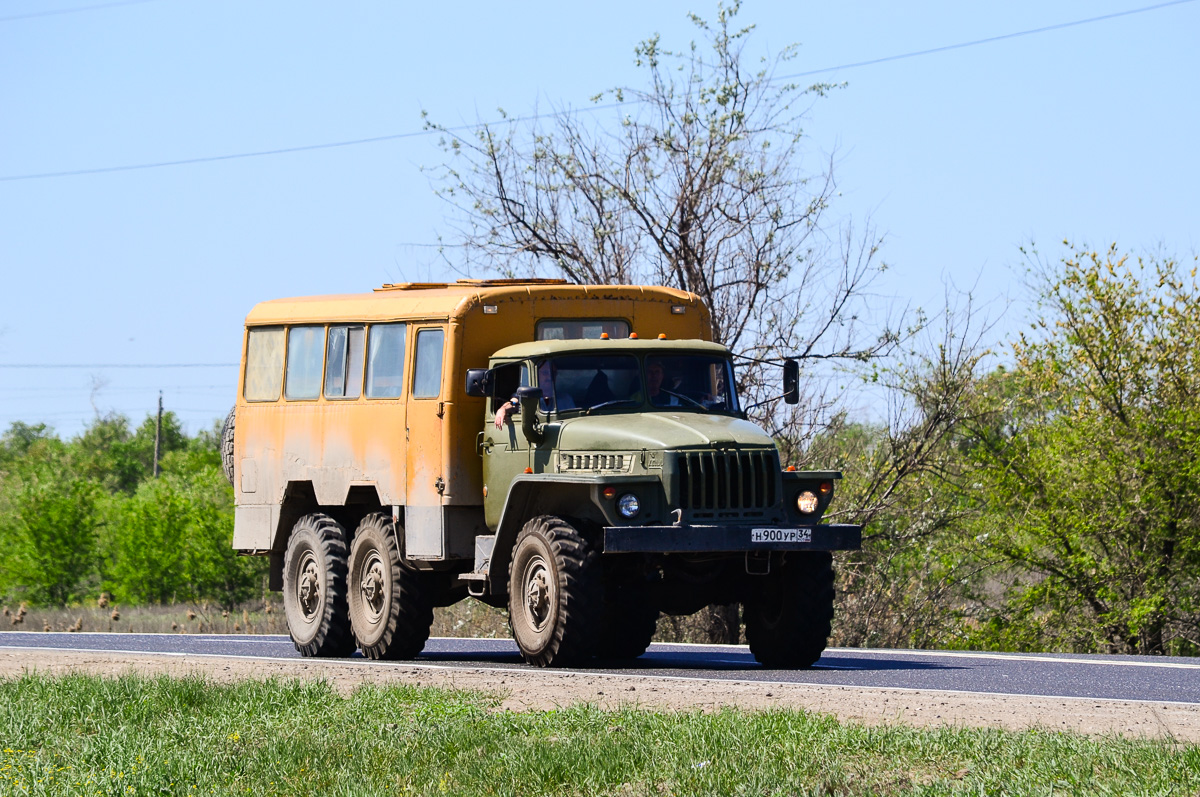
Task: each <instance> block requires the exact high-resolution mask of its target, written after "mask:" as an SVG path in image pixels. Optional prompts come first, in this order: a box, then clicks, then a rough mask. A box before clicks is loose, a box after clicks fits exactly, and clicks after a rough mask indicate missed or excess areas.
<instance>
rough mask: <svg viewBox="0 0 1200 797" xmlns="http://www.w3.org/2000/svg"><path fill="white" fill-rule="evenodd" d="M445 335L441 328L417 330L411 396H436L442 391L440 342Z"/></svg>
mask: <svg viewBox="0 0 1200 797" xmlns="http://www.w3.org/2000/svg"><path fill="white" fill-rule="evenodd" d="M445 335H446V333H445V332H444V331H442V330H441V329H422V330H419V331H418V332H417V353H416V362H415V363H414V364H413V391H412V396H413V398H437V397H438V394H439V393H441V392H442V348H443V346H442V344H443V342H444V340H445Z"/></svg>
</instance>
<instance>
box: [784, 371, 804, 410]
mask: <svg viewBox="0 0 1200 797" xmlns="http://www.w3.org/2000/svg"><path fill="white" fill-rule="evenodd" d="M783 401H784V403H785V404H799V403H800V363H798V362H796V361H795V360H784V361H783Z"/></svg>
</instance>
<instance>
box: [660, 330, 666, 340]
mask: <svg viewBox="0 0 1200 797" xmlns="http://www.w3.org/2000/svg"><path fill="white" fill-rule="evenodd" d="M658 339H659V340H666V339H667V333H666V332H659V333H658Z"/></svg>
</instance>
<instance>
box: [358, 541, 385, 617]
mask: <svg viewBox="0 0 1200 797" xmlns="http://www.w3.org/2000/svg"><path fill="white" fill-rule="evenodd" d="M384 583H385V581H384V574H383V562H382V561H380V559H379V557H378V556H372V557H371V559H370V561H369V562H368V563H367V566H366V568H365V569H364V570H363V577H362V581H361V582H360V583H359V591H360V592H362V596H363V604H364V605H365V607H366V609H367V612H368V613H369V614H370V615H371V619H372V620H374V619H376V618H378V617H379V616H380V615H381V614H383V602H384V594H383V593H384Z"/></svg>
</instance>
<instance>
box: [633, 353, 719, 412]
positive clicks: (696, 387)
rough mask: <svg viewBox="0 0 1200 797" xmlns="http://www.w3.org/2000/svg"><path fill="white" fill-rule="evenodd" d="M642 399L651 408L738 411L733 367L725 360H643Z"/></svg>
mask: <svg viewBox="0 0 1200 797" xmlns="http://www.w3.org/2000/svg"><path fill="white" fill-rule="evenodd" d="M646 398H647V400H648V401H649V402H650V403H651V404H652V405H654V406H655V407H678V408H684V409H687V408H691V409H701V410H711V411H715V412H737V410H738V406H737V393H736V392H735V391H734V389H733V366H732V364H731V363H730V362H729V360H727V359H726V358H724V357H714V356H712V355H704V354H680V355H672V356H666V357H659V356H655V357H647V358H646Z"/></svg>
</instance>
